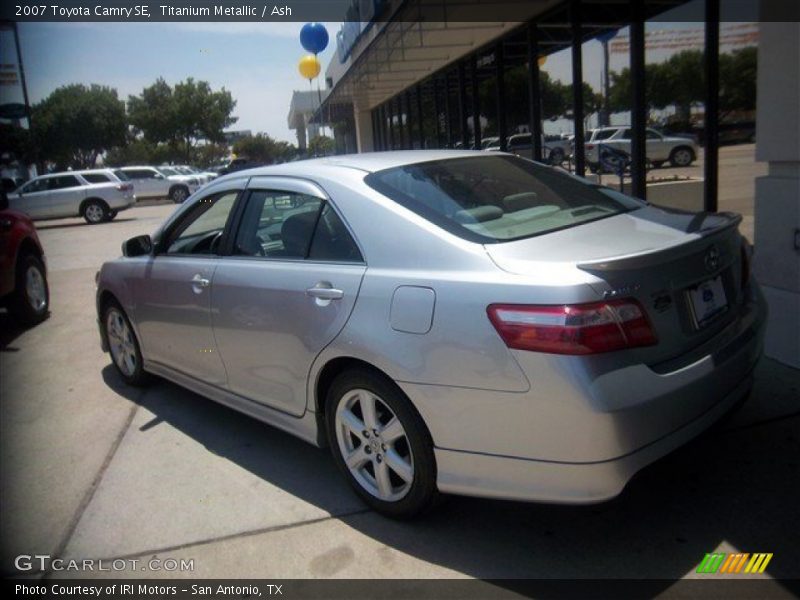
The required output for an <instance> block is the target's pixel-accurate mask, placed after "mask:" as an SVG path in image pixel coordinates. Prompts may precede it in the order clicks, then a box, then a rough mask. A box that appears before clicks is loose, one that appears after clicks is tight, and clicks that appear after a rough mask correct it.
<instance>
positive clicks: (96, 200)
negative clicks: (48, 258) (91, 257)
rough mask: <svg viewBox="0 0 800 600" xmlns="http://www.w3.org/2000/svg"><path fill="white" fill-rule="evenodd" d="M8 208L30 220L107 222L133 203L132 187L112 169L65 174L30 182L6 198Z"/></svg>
mask: <svg viewBox="0 0 800 600" xmlns="http://www.w3.org/2000/svg"><path fill="white" fill-rule="evenodd" d="M8 202H9V206H10V207H11V208H13V209H16V210H19V211H21V212H24V213H26V214H27V215H28V216H30V217H31V218H32V219H61V218H64V217H83V218H84V219H86V222H87V223H89V224H95V223H102V222H104V221H110V220H111V219H113V218H114V217H116V216H117V213H118V212H119V211H121V210H125V209H126V208H130V207H131V206H133V204H134V203H135V202H136V196H134V194H133V184H131V183H130V182H129V181H124V180H123V178H121V177H119V176H117V175H116V174H115V173H114V172H113V171H111V169H92V170H87V171H65V172H63V173H50V174H49V175H42V176H40V177H35V178H34V179H31V180H30V181H29V182H27V183H26V184H24V185H22V186H20V187H19V188H17V189H16V190H15V191H14V192H12V193H11V194H9V195H8Z"/></svg>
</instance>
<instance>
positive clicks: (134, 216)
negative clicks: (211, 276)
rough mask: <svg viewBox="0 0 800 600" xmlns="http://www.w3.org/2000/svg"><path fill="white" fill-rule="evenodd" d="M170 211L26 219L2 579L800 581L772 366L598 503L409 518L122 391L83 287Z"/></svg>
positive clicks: (231, 417)
mask: <svg viewBox="0 0 800 600" xmlns="http://www.w3.org/2000/svg"><path fill="white" fill-rule="evenodd" d="M691 168H692V169H695V168H697V167H691ZM723 168H724V167H723ZM700 172H702V169H700ZM751 179H752V178H751ZM751 185H752V184H751ZM751 196H752V193H751ZM735 201H736V202H746V200H741V199H739V200H735ZM721 204H723V203H721ZM750 206H751V207H752V199H750ZM721 208H724V206H721ZM173 209H174V205H171V204H161V205H153V206H140V207H136V208H134V209H131V210H129V211H126V212H123V213H120V215H119V216H118V217H117V219H116V220H115V221H113V222H111V223H108V224H102V225H98V226H88V225H85V224H84V223H83V221H82V220H79V219H66V220H59V221H50V222H41V223H38V224H37V225H38V228H39V232H40V236H41V239H42V242H43V244H44V247H45V251H46V253H47V259H48V267H49V279H50V289H51V313H52V314H51V317H50V318H49V319H48V320H47V321H45V322H43V323H41V324H40V325H39V326H37V327H35V328H33V329H31V330H27V331H22V330H19V329H17V328H16V327H15V326H14V324H13V323H11V322H10V320H9V318H8V316H7V315H6V314H5V313H0V332H1V333H0V398H1V399H2V400H1V401H0V483H1V484H2V488H1V489H2V492H1V494H2V497H1V498H0V537H1V538H2V559H1V560H2V562H1V563H0V564H1V565H2V572H3V574H4V575H8V574H11V573H13V572H14V569H13V564H14V558H15V557H16V556H18V555H20V554H49V555H53V556H60V557H64V558H79V559H86V558H94V559H97V558H105V559H111V558H124V559H131V560H134V559H135V560H141V561H146V560H148V559H150V558H151V557H154V556H155V557H159V558H160V559H167V558H174V559H178V560H180V559H187V560H192V561H193V567H194V569H193V571H190V572H188V571H187V572H172V571H169V572H168V571H164V570H161V571H146V572H141V571H140V570H139V569H141V566H139V567H136V569H134V570H132V569H133V568H130V569H128V570H125V571H119V572H111V573H108V572H107V573H103V575H104V576H123V577H124V576H129V577H130V576H145V577H164V576H169V577H174V576H191V577H203V578H217V577H261V578H307V577H345V578H461V577H480V578H654V579H664V580H674V579H680V578H685V577H695V576H697V575H696V574H695V569H696V568H697V565H698V563H699V562H700V560H701V559H702V558H703V556H704V555H705V553H707V552H713V551H719V552H733V551H740V552H750V553H753V552H771V553H773V554H774V557H773V559H772V561H771V563H770V565H769V567H768V569H767V572H766V573H765V574H764V575H761V576H758V577H763V578H798V577H800V545H799V544H798V541H797V535H796V523H798V522H800V503H798V498H800V469H799V468H798V463H800V406H798V404H799V403H798V398H799V397H800V373H798V371H796V370H793V369H790V368H788V367H784V366H782V365H780V364H778V363H776V362H774V361H771V360H763V361H762V363H761V364H760V366H759V367H758V369H757V372H756V384H755V388H754V391H753V395H752V397H751V399H750V400H749V401H748V402H747V403H746V404H745V405H744V406H743V408H742V409H741V410H740V411H739V412H737V413H736V414H734V415H733V416H732V417H731V418H730V419H728V420H727V421H725V422H724V423H721V424H720V425H718V426H716V427H715V428H714V429H712V430H711V431H709V432H708V433H707V434H705V435H704V436H702V437H701V438H699V439H698V440H696V441H694V442H692V443H691V444H689V445H688V446H686V447H684V448H682V449H681V450H679V451H678V452H676V453H674V454H672V455H670V456H668V457H666V458H664V459H662V460H661V461H659V462H658V463H656V464H654V465H652V466H650V467H649V468H647V469H645V470H644V471H642V472H641V473H640V474H639V475H638V476H637V477H636V478H635V479H634V480H633V481H632V482H631V483H630V485H629V486H628V487H627V488H626V490H625V491H624V493H623V494H622V495H621V496H620V497H619V498H617V499H615V500H613V501H611V502H608V503H605V504H602V505H597V506H589V507H567V506H548V505H533V504H521V503H511V502H500V501H488V500H479V499H469V498H456V497H453V498H449V499H448V501H447V502H445V503H444V504H443V505H442V506H441V507H439V509H438V510H437V511H435V512H434V513H432V514H430V515H428V516H426V517H424V518H422V519H420V520H418V521H414V522H394V521H391V520H387V519H386V518H383V517H381V516H379V515H376V514H374V513H372V512H371V511H369V510H367V509H366V508H365V506H364V505H363V504H361V503H360V501H359V500H358V499H357V498H356V496H355V495H354V494H353V493H352V492H351V491H350V490H349V489H348V487H347V485H346V483H345V481H344V479H342V478H341V477H340V475H339V474H338V472H337V471H336V468H335V465H334V463H333V461H332V459H331V457H330V455H329V453H328V451H327V450H320V449H316V448H314V447H312V446H309V445H307V444H305V443H304V442H301V441H299V440H297V439H295V438H293V437H290V436H289V435H287V434H285V433H282V432H280V431H278V430H276V429H273V428H271V427H269V426H267V425H264V424H261V423H258V422H256V421H254V420H252V419H249V418H247V417H245V416H242V415H240V414H238V413H236V412H234V411H232V410H229V409H227V408H224V407H222V406H220V405H217V404H215V403H213V402H211V401H210V400H206V399H204V398H202V397H200V396H197V395H195V394H193V393H190V392H188V391H185V390H183V389H181V388H179V387H177V386H175V385H173V384H171V383H168V382H166V381H158V382H157V383H156V384H155V385H153V386H152V387H150V388H148V389H146V390H136V389H131V388H127V387H126V386H125V385H124V384H123V383H122V382H121V380H120V379H119V377H118V376H117V374H116V372H115V371H114V370H113V368H112V366H111V365H110V361H109V358H108V356H107V355H105V354H103V353H102V352H101V350H100V346H99V337H98V334H97V328H96V324H95V313H94V274H95V271H96V270H97V269H98V267H99V266H100V264H101V263H102V262H103V261H105V260H108V259H111V258H114V257H116V256H118V255H119V254H120V243H121V242H122V241H123V240H124V239H127V238H129V237H132V236H134V235H138V234H142V233H150V232H152V231H153V230H154V229H155V228H156V227H157V226H158V224H159V223H160V222H161V221H162V220H163V219H164V218H165V217H166V216H167V215H168V214H169V213H170V212H171V211H172V210H173ZM734 209H735V208H734ZM750 215H752V208H751V210H750ZM792 531H795V533H794V534H793V533H792ZM139 565H141V563H139ZM37 575H38V576H41V577H53V576H59V577H60V576H64V575H67V573H54V572H52V571H47V570H46V571H44V572H37ZM665 585H668V584H666V583H665ZM775 585H776V586H779V585H780V584H778V583H775Z"/></svg>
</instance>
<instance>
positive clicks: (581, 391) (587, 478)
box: [400, 284, 766, 503]
mask: <svg viewBox="0 0 800 600" xmlns="http://www.w3.org/2000/svg"><path fill="white" fill-rule="evenodd" d="M749 295H750V300H749V301H748V302H747V303H746V305H745V306H743V307H742V310H741V315H740V317H739V318H737V320H736V322H735V323H733V324H732V325H731V326H730V327H729V328H728V329H726V330H725V331H724V332H723V333H721V334H720V335H719V336H717V337H715V338H714V339H713V340H712V341H713V343H710V345H709V346H708V347H705V346H704V347H703V348H707V350H708V351H707V353H705V352H704V353H702V355H700V356H694V355H692V356H690V357H689V358H690V361H689V362H688V364H678V365H668V366H669V369H668V370H664V369H662V368H661V365H657V366H656V367H649V366H647V365H632V366H630V367H625V368H619V369H612V370H610V371H607V372H598V371H592V369H591V368H589V367H591V366H592V365H591V364H590V365H589V366H587V363H582V362H580V359H578V360H575V357H562V356H556V355H546V354H538V353H525V352H523V353H522V356H517V359H518V360H519V361H521V366H522V367H523V371H524V372H525V373H526V375H527V376H528V379H529V380H530V382H531V388H530V390H529V391H527V392H522V393H511V392H492V391H486V390H475V389H471V388H456V387H446V386H426V385H416V384H409V383H400V386H401V387H402V388H403V390H404V391H405V392H406V393H407V394H408V396H409V397H410V398H411V399H412V401H413V402H414V404H415V405H416V406H417V408H418V410H419V412H420V414H421V415H422V418H423V419H424V421H425V423H426V424H427V425H428V428H429V430H430V432H431V436H432V438H433V441H434V445H435V447H436V450H435V452H436V458H437V464H438V473H439V477H438V483H439V487H440V489H441V490H442V491H444V492H450V493H457V494H467V495H475V496H490V497H496V498H507V499H519V500H540V501H547V502H563V503H591V502H601V501H603V500H606V499H608V498H611V497H613V496H615V495H617V494H619V492H620V491H621V490H622V489H623V487H624V486H625V483H626V482H627V481H628V480H629V479H630V478H631V477H632V476H633V474H634V473H636V471H638V470H639V469H641V468H642V467H644V466H645V465H647V464H649V463H651V462H653V461H654V460H657V459H658V458H660V457H661V456H664V455H665V454H667V453H669V452H670V451H672V450H674V449H675V448H677V447H678V446H680V445H681V444H683V443H685V442H686V441H688V440H689V439H691V438H692V437H694V436H696V435H697V434H699V433H700V432H702V431H703V430H704V429H706V428H708V427H709V426H710V425H711V424H713V423H714V422H715V421H716V420H717V419H719V418H720V417H721V416H722V415H723V414H725V413H726V412H727V411H728V410H730V408H731V407H733V406H734V405H735V404H736V403H737V402H738V401H739V400H741V399H742V398H743V397H744V396H745V395H746V393H747V391H748V390H749V388H750V386H751V383H752V371H753V369H754V367H755V365H756V363H757V362H758V359H759V358H760V356H761V353H762V349H763V334H764V331H763V330H764V321H765V319H766V305H765V303H764V300H763V297H762V296H761V293H760V291H759V289H758V286H757V285H756V284H754V285H753V286H752V289H751V290H750V294H749ZM610 358H611V359H613V357H610ZM594 366H596V365H594Z"/></svg>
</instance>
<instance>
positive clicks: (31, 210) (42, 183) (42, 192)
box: [8, 177, 53, 219]
mask: <svg viewBox="0 0 800 600" xmlns="http://www.w3.org/2000/svg"><path fill="white" fill-rule="evenodd" d="M50 179H51V178H50V177H37V178H36V179H34V180H32V181H29V182H28V183H26V184H25V185H23V186H22V187H21V188H20V191H19V194H17V195H16V196H14V195H12V196H10V197H9V199H8V204H9V206H10V207H11V208H13V209H15V210H19V211H21V212H24V213H25V214H26V215H28V216H29V217H30V218H32V219H46V218H47V217H50V216H52V214H53V211H52V209H51V207H50V203H49V197H50V191H49V190H48V187H49V185H50V183H49V180H50Z"/></svg>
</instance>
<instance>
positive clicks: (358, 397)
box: [326, 369, 439, 518]
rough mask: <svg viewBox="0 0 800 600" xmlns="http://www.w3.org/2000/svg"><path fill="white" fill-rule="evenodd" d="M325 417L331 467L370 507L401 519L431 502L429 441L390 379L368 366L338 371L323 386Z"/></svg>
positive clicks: (434, 495)
mask: <svg viewBox="0 0 800 600" xmlns="http://www.w3.org/2000/svg"><path fill="white" fill-rule="evenodd" d="M326 422H327V426H328V439H329V441H330V446H331V451H332V453H333V457H334V460H335V461H336V464H337V466H338V467H339V469H340V470H341V471H342V473H344V475H345V477H346V478H347V480H348V481H349V482H350V485H351V486H352V487H353V489H354V490H355V491H356V493H357V494H358V495H359V496H360V497H361V498H362V499H363V500H364V502H366V503H367V504H368V505H370V506H371V507H372V508H374V509H375V510H376V511H378V512H380V513H382V514H384V515H386V516H389V517H395V518H405V517H412V516H414V515H417V514H419V513H420V512H422V511H424V510H426V509H428V508H430V507H431V506H432V505H433V504H434V503H435V501H436V499H437V497H438V495H439V492H438V490H437V488H436V460H435V458H434V455H433V442H432V441H431V437H430V434H429V433H428V430H427V428H426V427H425V424H424V423H423V421H422V419H421V418H420V417H419V415H418V414H417V412H416V410H415V409H414V408H413V406H412V405H411V403H410V402H409V400H408V399H407V398H406V397H405V395H403V393H402V392H401V391H400V390H398V389H397V387H396V386H395V385H394V384H393V383H392V382H390V381H388V380H387V379H385V378H384V377H381V376H380V375H378V374H375V373H373V372H371V371H368V370H360V369H359V370H352V371H347V372H345V373H342V374H341V375H339V376H338V377H337V378H336V379H335V380H334V382H333V384H332V385H331V387H330V389H329V391H328V396H327V402H326Z"/></svg>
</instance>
